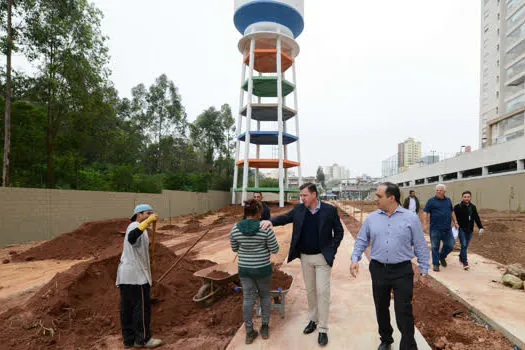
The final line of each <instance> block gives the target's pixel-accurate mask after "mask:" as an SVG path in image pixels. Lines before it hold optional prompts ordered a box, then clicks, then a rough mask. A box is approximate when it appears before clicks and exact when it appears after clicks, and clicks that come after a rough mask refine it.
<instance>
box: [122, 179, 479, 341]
mask: <svg viewBox="0 0 525 350" xmlns="http://www.w3.org/2000/svg"><path fill="white" fill-rule="evenodd" d="M445 193H446V187H445V186H444V185H438V186H436V195H435V196H434V197H432V198H430V199H429V200H428V201H427V203H426V205H425V207H424V209H423V211H424V213H425V214H424V216H423V225H422V224H421V220H420V218H419V211H420V203H419V200H418V198H417V197H416V195H415V192H414V191H410V194H409V196H408V197H407V198H406V199H405V201H404V202H403V205H401V192H400V189H399V187H398V186H397V185H395V184H393V183H388V182H387V183H383V184H381V185H379V186H378V188H377V190H376V193H375V197H376V204H377V207H378V210H376V211H374V212H373V213H370V214H369V215H368V217H367V218H366V220H365V221H364V222H363V224H362V226H361V229H360V231H359V233H358V234H357V239H356V241H355V245H354V249H353V251H352V254H351V263H350V274H351V276H353V277H354V278H355V277H357V275H358V273H359V261H360V260H361V257H362V255H363V252H364V251H365V250H366V248H367V247H368V246H370V245H371V252H370V265H369V269H370V275H371V278H372V292H373V300H374V304H375V309H376V318H377V324H378V330H379V335H380V339H381V344H380V346H379V350H388V349H391V346H392V343H393V342H394V340H393V337H392V334H393V328H392V326H391V324H390V312H389V307H390V302H391V295H392V294H393V296H394V309H395V314H396V322H397V326H398V328H399V331H400V332H401V343H400V347H399V349H401V350H412V349H417V344H416V341H415V338H414V317H413V312H412V297H413V286H414V282H415V281H417V280H418V279H419V278H425V276H426V274H427V272H428V270H429V268H430V264H429V255H430V254H429V249H428V245H427V242H426V240H425V237H424V233H423V231H424V230H425V231H427V232H429V235H430V240H431V246H432V265H433V270H434V271H436V272H437V271H439V268H440V266H443V267H446V266H447V261H446V258H447V255H448V254H449V253H450V251H452V248H453V246H454V241H455V239H454V235H453V232H452V228H451V223H452V222H453V224H454V226H455V227H454V228H455V229H457V230H458V231H459V232H458V236H459V240H460V242H461V253H460V257H459V260H460V262H461V263H462V264H463V267H464V268H465V269H468V267H469V265H468V259H467V248H468V245H469V242H470V240H471V239H472V235H473V230H474V223H475V224H476V225H477V226H478V228H479V229H480V231H479V232H480V234H481V233H482V232H483V226H482V224H481V220H480V218H479V214H478V212H477V209H476V206H475V205H474V204H472V203H471V193H470V192H469V191H465V192H464V193H463V194H462V201H461V203H459V204H457V205H456V206H454V207H453V206H452V202H451V200H450V199H449V198H448V197H446V196H445ZM300 198H301V201H300V203H299V204H297V205H296V206H295V207H294V208H293V209H292V210H290V211H289V212H287V213H285V214H284V215H280V216H276V217H271V214H270V210H269V208H268V207H267V206H266V205H265V204H264V203H263V202H262V193H260V192H256V193H254V198H253V199H252V200H250V201H247V202H245V203H244V204H243V206H244V217H243V219H242V220H241V221H239V222H238V223H236V224H235V225H234V227H233V228H232V231H231V233H230V241H231V246H232V249H233V250H234V251H235V252H237V253H238V257H239V260H238V264H239V276H240V277H241V283H242V285H243V294H244V302H243V317H244V323H245V328H246V343H247V344H250V343H252V342H253V341H254V339H255V338H256V337H257V336H258V335H259V333H260V334H261V335H262V337H263V339H267V338H268V337H269V336H270V332H269V329H270V328H269V322H270V305H271V301H270V296H269V288H270V280H271V274H272V268H271V262H270V254H275V253H277V252H278V250H279V245H278V243H277V240H276V237H275V234H274V232H273V230H272V228H273V227H274V226H281V225H286V224H289V223H293V232H292V239H291V243H290V249H289V252H288V259H287V260H288V262H291V261H292V260H294V259H297V258H299V259H300V260H301V268H302V273H303V278H304V283H305V288H306V295H307V300H308V320H307V325H306V327H305V328H304V330H303V333H304V334H311V333H313V332H315V331H316V330H318V333H319V334H318V344H319V345H321V346H324V345H326V344H328V319H329V309H330V278H331V271H332V267H333V264H334V261H335V257H336V253H337V250H338V248H339V245H340V243H341V241H342V240H343V232H344V230H343V227H342V224H341V220H340V218H339V215H338V211H337V208H336V207H334V206H332V205H330V204H327V203H324V202H322V201H320V200H319V198H318V190H317V187H316V185H315V184H313V183H306V184H303V185H302V186H301V187H300ZM156 220H158V217H157V215H156V214H154V212H153V209H152V207H151V206H149V205H139V206H137V207H136V208H135V210H134V215H133V217H132V223H131V224H130V226H129V227H128V229H127V232H126V236H125V238H124V250H123V253H122V257H121V262H120V265H119V268H118V274H117V283H116V284H117V286H118V287H119V288H120V290H121V293H120V294H121V321H122V334H123V340H124V346H125V347H157V346H159V345H160V344H161V341H160V340H158V339H153V338H151V333H150V329H149V328H150V327H149V323H150V312H151V311H150V310H151V309H150V302H149V289H150V286H151V268H150V264H149V255H148V245H149V240H148V235H147V230H146V229H147V227H148V226H149V224H150V223H152V222H154V221H156ZM428 224H429V226H428ZM441 243H442V248H441V250H440V245H441ZM414 257H416V258H417V263H418V265H419V271H420V272H419V273H418V274H417V275H414V274H415V272H414V271H416V269H414V268H413V264H412V259H413V258H414ZM256 295H258V296H259V297H260V299H261V308H262V310H261V311H262V316H263V320H262V321H263V323H262V326H261V329H260V331H259V332H258V331H256V330H255V329H254V327H253V322H252V317H253V306H254V303H255V296H256Z"/></svg>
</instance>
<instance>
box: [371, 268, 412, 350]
mask: <svg viewBox="0 0 525 350" xmlns="http://www.w3.org/2000/svg"><path fill="white" fill-rule="evenodd" d="M370 274H371V275H372V290H373V294H374V303H375V307H376V317H377V324H378V326H379V335H380V336H381V342H387V343H393V342H394V339H393V338H392V333H393V332H394V330H393V329H392V325H391V324H390V311H389V307H390V293H391V291H392V290H393V291H394V310H395V312H396V322H397V328H398V329H399V331H400V332H401V344H400V346H399V349H400V350H415V349H417V344H416V340H415V339H414V315H413V313H412V295H413V289H414V272H413V270H412V264H411V263H410V261H406V262H403V263H399V264H382V263H380V262H378V261H376V260H372V261H371V262H370Z"/></svg>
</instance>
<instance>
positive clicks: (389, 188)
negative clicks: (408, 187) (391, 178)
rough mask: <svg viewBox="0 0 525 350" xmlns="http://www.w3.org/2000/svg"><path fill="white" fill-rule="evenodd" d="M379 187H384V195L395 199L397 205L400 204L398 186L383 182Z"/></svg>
mask: <svg viewBox="0 0 525 350" xmlns="http://www.w3.org/2000/svg"><path fill="white" fill-rule="evenodd" d="M380 186H385V187H386V188H385V194H386V196H387V198H388V197H390V196H394V197H395V198H396V202H397V203H398V204H401V191H400V190H399V186H398V185H396V184H394V183H392V182H383V183H382V184H381V185H380Z"/></svg>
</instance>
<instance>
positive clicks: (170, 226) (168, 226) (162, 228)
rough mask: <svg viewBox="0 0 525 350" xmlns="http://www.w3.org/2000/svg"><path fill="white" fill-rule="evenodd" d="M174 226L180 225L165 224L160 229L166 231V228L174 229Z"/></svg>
mask: <svg viewBox="0 0 525 350" xmlns="http://www.w3.org/2000/svg"><path fill="white" fill-rule="evenodd" d="M174 228H178V226H177V225H164V226H161V227H159V228H158V229H159V230H161V231H165V230H172V229H174Z"/></svg>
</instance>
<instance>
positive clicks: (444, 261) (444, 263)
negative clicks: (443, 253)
mask: <svg viewBox="0 0 525 350" xmlns="http://www.w3.org/2000/svg"><path fill="white" fill-rule="evenodd" d="M439 262H440V263H441V265H442V266H443V267H447V261H446V260H445V258H441V259H439Z"/></svg>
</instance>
